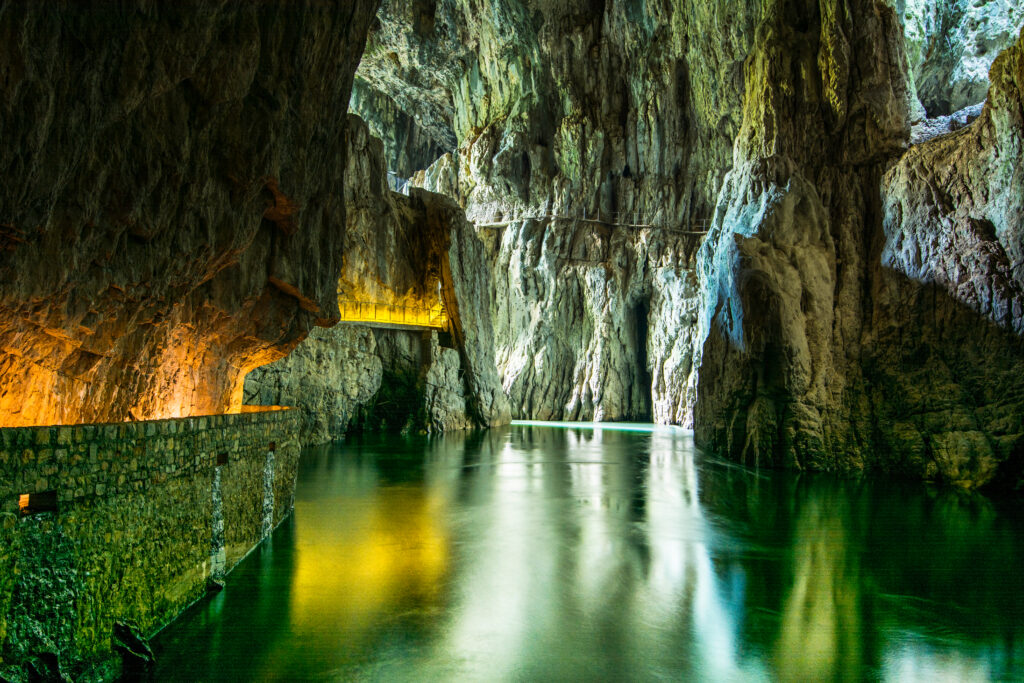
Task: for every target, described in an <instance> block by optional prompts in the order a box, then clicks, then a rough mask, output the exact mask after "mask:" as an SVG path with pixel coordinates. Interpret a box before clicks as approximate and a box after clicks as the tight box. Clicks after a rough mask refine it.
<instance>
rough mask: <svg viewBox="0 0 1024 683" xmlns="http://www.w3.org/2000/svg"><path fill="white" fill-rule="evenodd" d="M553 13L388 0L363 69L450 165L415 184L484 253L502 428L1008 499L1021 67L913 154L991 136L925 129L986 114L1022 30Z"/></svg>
mask: <svg viewBox="0 0 1024 683" xmlns="http://www.w3.org/2000/svg"><path fill="white" fill-rule="evenodd" d="M554 4H555V3H541V2H526V1H517V0H488V1H485V2H473V3H469V2H463V1H460V0H438V1H437V2H415V1H414V2H397V1H394V2H392V1H388V0H385V1H384V2H383V3H382V5H381V9H380V11H379V13H378V24H376V25H375V27H374V29H373V30H372V32H371V35H370V37H369V40H368V47H367V53H366V55H365V56H364V59H363V61H362V63H361V65H360V69H359V77H360V79H361V80H362V82H364V83H365V84H366V87H367V88H369V89H375V90H377V91H379V92H381V93H384V94H385V95H386V96H387V98H388V100H389V102H392V103H394V104H395V105H396V106H398V107H399V108H401V109H403V110H404V111H406V112H410V113H414V114H415V118H416V120H417V121H418V123H419V124H420V125H421V126H422V127H423V128H424V129H425V130H428V131H430V133H429V136H430V137H431V138H432V139H435V140H443V141H444V144H445V145H451V144H452V143H453V142H454V144H455V146H457V148H458V149H457V151H456V152H455V153H452V154H447V155H445V156H443V157H441V158H440V159H439V160H438V161H437V162H435V163H434V164H433V165H432V166H431V167H430V168H429V169H427V170H426V171H425V172H424V173H421V174H419V175H418V176H417V182H419V183H421V184H423V185H425V186H426V187H428V188H431V189H433V190H436V191H439V192H443V193H445V194H449V195H451V196H453V197H456V198H457V199H458V201H459V202H460V204H462V205H463V206H464V207H465V209H466V213H467V216H469V218H470V219H471V220H473V221H474V222H475V223H476V224H477V228H478V232H479V233H480V235H481V236H482V237H483V239H484V241H485V243H486V244H487V246H488V252H489V257H490V259H491V264H492V270H493V273H494V283H495V284H494V298H493V304H492V308H493V311H494V316H495V321H494V325H495V335H496V345H497V353H498V367H499V371H500V372H501V374H502V382H503V386H504V388H505V391H506V392H507V393H508V394H509V397H510V401H511V404H512V410H513V414H514V415H516V416H517V417H534V418H550V419H559V418H562V419H587V418H595V419H624V418H630V417H638V416H644V415H645V414H650V415H651V416H652V417H653V418H654V419H655V420H657V421H660V422H671V423H678V424H684V425H689V424H693V425H694V426H695V428H696V434H697V438H698V440H699V441H700V442H701V443H702V444H703V445H704V446H706V447H709V448H711V449H712V450H715V451H718V452H721V453H724V454H727V455H729V456H731V457H733V458H735V459H738V460H740V461H743V462H746V463H749V464H760V465H776V466H794V467H800V468H815V469H830V470H836V469H839V470H848V469H861V468H872V469H882V470H885V471H890V472H900V473H906V474H912V475H915V476H927V477H931V478H938V479H944V480H948V481H952V482H956V483H959V484H961V485H965V486H977V485H982V484H985V483H990V482H993V481H996V482H1002V483H1005V484H1009V485H1011V486H1016V485H1018V483H1019V480H1020V479H1019V474H1014V473H1015V472H1016V471H1017V470H1018V469H1022V468H1021V465H1020V462H1021V452H1022V441H1021V433H1022V431H1024V430H1022V428H1021V424H1020V421H1021V418H1020V415H1021V412H1022V411H1021V405H1020V402H1019V396H1020V392H1021V380H1020V379H1019V377H1020V373H1019V371H1018V369H1017V366H1016V364H1015V363H1016V360H1015V359H1016V358H1017V357H1018V355H1019V347H1020V342H1019V340H1020V336H1021V333H1020V331H1019V330H1013V329H1012V325H1010V326H1008V325H1007V323H1006V319H1007V317H1008V316H1009V318H1012V317H1013V315H1014V314H1013V311H1014V310H1017V309H1019V307H1020V306H1021V295H1020V292H1019V289H1018V288H1017V285H1015V284H1013V283H1014V282H1017V281H1016V280H1014V279H1013V278H1014V277H1019V273H1020V270H1019V268H1018V266H1019V256H1017V254H1018V252H1017V251H1015V249H1017V247H1016V246H1014V245H1015V244H1017V240H1019V237H1017V236H1018V235H1019V234H1020V232H1021V228H1020V221H1019V208H1018V207H1017V205H1016V204H1015V203H1014V201H1013V200H1012V199H1008V197H1019V196H1021V195H1022V194H1024V192H1022V189H1021V185H1020V176H1019V175H1015V173H1016V171H1015V166H1014V164H1015V163H1017V159H1018V158H1019V147H1020V135H1021V132H1020V129H1019V127H1015V124H1014V123H1013V121H1014V118H1013V117H1014V116H1015V114H1014V113H1013V112H1014V111H1016V110H1015V109H1014V107H1019V102H1020V96H1019V88H1017V86H1016V85H1014V83H1015V81H1014V76H1013V75H1012V71H1013V68H1012V66H1008V65H1010V64H1013V63H1015V62H1014V61H1013V55H1014V54H1016V51H1017V50H1019V44H1018V45H1017V46H1016V47H1012V49H1010V50H1009V52H1005V53H1004V57H1001V58H1000V60H998V61H997V62H996V63H995V65H994V66H993V71H992V80H993V83H994V84H996V85H995V86H994V88H993V93H992V95H991V96H990V101H989V103H988V105H987V106H986V107H985V109H984V114H983V115H982V117H981V118H980V119H979V120H978V121H977V122H976V123H974V124H973V125H971V126H970V127H969V128H966V129H964V131H971V132H970V133H966V132H964V131H961V132H958V133H956V134H954V135H952V136H945V137H939V138H936V139H934V140H931V141H929V142H927V143H925V144H921V145H915V146H912V147H909V151H908V146H909V142H910V140H911V126H912V125H917V126H923V127H924V129H927V130H925V133H924V134H921V135H915V137H914V139H915V140H924V139H926V138H928V137H934V136H935V135H936V134H937V133H938V132H946V131H949V130H953V129H955V128H960V127H962V126H964V125H966V124H967V123H968V122H969V121H972V120H973V119H974V118H975V117H976V116H978V113H979V112H980V111H982V110H981V108H980V107H976V108H975V109H973V110H968V111H967V112H961V113H960V114H954V116H953V117H950V118H949V119H947V120H941V121H937V120H931V121H929V119H928V117H936V116H939V115H947V114H951V113H953V112H955V111H956V110H959V109H962V108H964V107H968V106H969V105H978V104H980V102H982V100H984V99H985V91H986V89H987V87H988V77H987V74H986V71H987V69H988V66H989V65H990V64H992V60H993V59H994V58H995V56H996V54H998V53H1000V51H1003V50H1005V49H1007V48H1009V46H1011V45H1013V44H1014V43H1015V41H1017V35H1018V33H1019V29H1020V25H1021V23H1022V18H1021V10H1020V8H1019V6H1018V5H1017V4H1014V3H1010V2H1002V1H1001V0H990V1H989V2H970V3H968V2H963V1H961V0H949V1H948V2H940V3H931V2H929V3H924V2H914V1H911V0H896V1H895V2H892V3H889V2H882V1H881V0H855V1H853V2H836V1H831V0H821V1H811V0H773V1H772V2H767V3H761V4H760V5H757V6H755V5H754V4H753V3H745V2H738V1H721V2H701V3H696V2H693V3H690V2H685V1H675V2H657V3H656V2H629V3H611V2H609V3H599V4H597V5H595V4H594V3H584V2H567V3H558V4H557V6H555V7H553V6H551V5H554ZM1007 55H1008V56H1007ZM999 83H1002V84H1003V85H1001V86H1000V85H998V84H999ZM364 114H365V115H366V116H367V117H368V118H371V119H372V118H373V117H374V114H373V111H372V107H370V108H367V110H366V111H365V112H364ZM999 121H1001V122H1002V123H1000V124H998V125H997V124H996V122H999ZM983 131H988V132H983ZM904 155H905V156H904ZM894 166H895V168H894ZM598 212H602V214H603V216H604V217H605V220H606V222H607V217H608V216H610V215H612V214H613V213H614V212H632V213H633V214H635V215H636V216H639V217H640V219H641V220H638V221H636V222H642V223H657V224H658V225H659V226H662V227H665V226H667V227H669V228H671V230H664V229H628V228H622V227H613V226H609V225H607V224H606V222H605V223H601V224H595V223H592V222H583V221H581V220H579V219H581V218H582V217H583V216H584V215H586V216H587V217H590V218H593V217H594V216H595V215H597V214H598ZM553 215H554V216H562V217H565V218H551V216H553ZM536 216H544V217H543V218H536ZM712 217H713V221H712V222H711V226H712V227H711V230H710V233H709V234H708V236H707V237H706V238H705V239H703V240H701V238H700V237H696V238H695V237H692V236H686V235H682V234H680V233H679V232H675V231H686V230H688V229H693V228H695V227H696V228H699V229H703V228H704V219H708V218H712ZM611 222H614V221H611ZM626 222H629V221H626ZM956 226H959V227H957V228H956V230H954V229H953V228H954V227H956ZM698 244H699V246H700V248H699V250H698V249H697V247H698ZM929 297H930V298H929ZM983 332H984V333H983ZM976 338H980V339H982V340H981V341H977V340H976ZM648 382H649V383H650V384H649V386H648V384H647V383H648ZM698 397H699V400H698Z"/></svg>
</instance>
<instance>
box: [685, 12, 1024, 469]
mask: <svg viewBox="0 0 1024 683" xmlns="http://www.w3.org/2000/svg"><path fill="white" fill-rule="evenodd" d="M847 9H848V11H845V12H840V11H838V8H830V7H829V6H828V5H826V4H823V5H822V13H821V14H820V16H816V15H815V14H814V13H813V12H811V13H809V14H808V15H807V16H810V17H815V22H817V25H815V24H814V23H813V22H812V23H811V24H807V25H806V26H805V28H807V30H809V31H811V33H812V34H813V35H817V36H819V37H820V39H819V40H818V41H817V42H816V43H815V42H814V41H809V40H804V41H801V42H803V43H805V44H808V45H809V46H811V47H809V49H807V50H806V51H805V52H804V53H803V54H800V53H799V52H797V53H793V52H792V50H782V49H781V48H782V46H783V45H793V44H797V41H796V40H795V36H793V35H792V33H791V32H792V30H793V28H792V25H791V24H790V25H786V22H784V21H783V18H784V15H783V14H782V13H776V12H766V13H765V15H764V17H763V22H764V23H763V24H762V25H761V26H760V27H759V29H758V31H759V35H763V36H766V37H767V38H768V39H767V40H765V41H764V42H763V43H759V46H758V49H757V50H756V51H755V54H754V56H752V58H751V60H750V62H748V64H749V68H750V70H751V72H752V73H750V74H748V79H747V82H748V84H750V83H758V84H759V87H758V88H756V89H753V90H751V89H748V91H747V94H746V99H745V103H744V108H745V117H746V118H745V124H744V129H743V130H744V132H743V133H742V134H741V136H740V137H739V138H738V140H737V143H736V148H735V157H736V160H737V163H736V165H735V166H734V168H733V170H732V171H731V172H730V176H729V178H728V179H727V181H726V184H725V188H724V189H723V191H722V195H721V201H720V203H719V207H718V209H717V212H716V220H715V229H714V230H713V232H712V237H711V238H710V239H709V240H708V242H707V243H706V244H705V245H704V247H703V248H702V250H701V254H700V264H701V276H702V278H703V279H704V280H705V282H706V285H705V287H706V294H705V298H704V301H703V304H702V313H701V339H702V340H703V343H702V349H701V350H702V357H701V365H700V367H701V369H700V382H699V387H698V392H699V397H700V399H699V401H698V404H697V409H696V430H697V431H696V434H697V438H698V440H699V442H700V443H702V444H703V445H705V446H706V447H709V448H711V449H713V450H716V451H719V452H724V453H727V454H729V455H730V456H732V457H734V458H736V459H738V460H741V461H743V462H746V463H749V464H769V465H787V466H794V467H800V468H812V469H831V470H837V469H838V470H845V469H860V468H868V469H877V470H883V471H888V472H897V473H903V474H909V475H913V476H923V477H928V478H934V479H940V480H945V481H948V482H951V483H956V484H959V485H962V486H968V487H974V486H980V485H985V484H1002V485H1008V486H1011V487H1019V486H1020V483H1021V471H1022V470H1024V468H1022V466H1021V462H1022V459H1021V448H1022V446H1021V431H1022V429H1021V417H1020V416H1021V409H1020V395H1021V391H1022V390H1024V387H1022V386H1021V382H1020V379H1019V378H1020V377H1021V374H1020V367H1019V365H1020V349H1021V332H1020V312H1019V311H1020V310H1021V308H1022V306H1024V297H1022V296H1021V287H1020V279H1019V278H1020V275H1019V273H1017V268H1016V266H1017V265H1019V263H1018V261H1019V260H1020V255H1019V252H1020V240H1021V236H1020V235H1021V232H1020V213H1021V207H1020V202H1021V200H1020V197H1022V196H1024V193H1022V192H1021V189H1022V188H1024V184H1022V182H1021V176H1020V172H1019V170H1018V169H1017V168H1016V166H1017V165H1018V164H1019V156H1020V140H1021V129H1020V121H1021V114H1020V112H1021V104H1020V103H1021V95H1020V93H1021V87H1020V73H1021V71H1020V49H1021V48H1020V43H1019V41H1018V44H1017V45H1016V46H1015V47H1013V48H1011V49H1010V50H1008V51H1007V52H1005V53H1004V54H1003V55H1002V56H1001V57H1000V58H999V59H998V60H997V61H996V63H995V64H994V66H993V69H992V73H991V80H992V89H991V91H990V95H989V97H990V100H989V103H988V104H987V105H986V107H985V110H984V113H983V114H982V116H981V118H979V119H978V121H976V122H975V123H974V124H973V125H971V126H969V127H967V128H965V129H963V130H961V131H959V132H957V133H953V134H952V135H949V136H945V137H940V138H937V139H934V140H932V141H929V142H927V143H924V144H922V145H918V146H915V147H913V148H912V149H911V150H910V151H909V152H907V153H906V154H904V153H903V151H902V150H903V146H904V144H905V142H906V140H907V123H908V122H909V120H910V118H911V117H912V113H911V112H910V111H909V109H908V108H907V107H905V106H904V104H903V102H904V101H905V98H906V95H907V91H906V89H905V86H906V81H904V80H903V73H904V72H903V71H902V70H901V69H900V68H899V66H898V65H899V64H900V63H901V61H902V59H903V57H902V54H901V50H900V47H901V41H900V40H899V36H898V33H897V31H896V29H897V28H898V22H896V20H895V17H893V16H891V15H890V13H889V11H888V8H886V7H885V6H883V5H881V4H879V3H872V2H863V3H857V4H854V5H851V6H850V7H849V8H847ZM787 60H789V61H788V63H787ZM793 74H801V78H796V79H795V80H794V76H793ZM747 122H749V125H748V123H747ZM790 126H793V127H790ZM901 156H902V159H900V160H899V163H898V164H897V165H896V166H895V168H893V169H892V170H889V167H890V166H891V165H892V164H893V163H895V161H896V160H897V159H899V158H900V157H901ZM886 171H888V173H886Z"/></svg>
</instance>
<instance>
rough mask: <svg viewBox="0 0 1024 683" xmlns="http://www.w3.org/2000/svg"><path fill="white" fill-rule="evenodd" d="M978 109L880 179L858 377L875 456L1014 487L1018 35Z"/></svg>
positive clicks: (1023, 67) (1022, 438)
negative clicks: (869, 406)
mask: <svg viewBox="0 0 1024 683" xmlns="http://www.w3.org/2000/svg"><path fill="white" fill-rule="evenodd" d="M991 82H992V86H991V89H990V90H989V94H988V102H987V104H986V107H985V110H984V111H983V113H982V115H981V117H980V118H979V119H978V121H976V122H975V123H974V124H973V125H971V126H970V127H969V128H966V129H964V130H962V131H959V132H957V133H954V134H952V135H948V136H946V137H942V138H939V139H936V140H933V141H930V142H928V143H925V144H922V145H917V146H915V147H913V148H912V149H911V150H910V151H909V152H908V153H907V154H906V155H905V156H904V157H903V158H902V159H900V161H899V163H898V164H897V165H896V166H895V167H894V168H893V169H891V170H890V171H889V172H888V173H887V174H886V176H885V178H884V181H883V184H882V208H883V212H884V213H883V234H882V237H881V248H880V254H879V259H880V263H879V268H878V271H877V272H876V273H875V274H874V275H875V277H874V278H873V287H872V291H871V301H872V303H873V307H872V312H871V315H872V322H873V323H874V330H873V333H872V335H871V337H869V342H870V347H869V348H870V349H871V350H872V351H873V353H872V354H871V356H870V360H869V361H868V362H867V363H865V370H864V371H865V375H866V377H867V384H868V386H869V388H870V390H869V395H870V396H871V398H872V403H873V406H874V422H875V424H876V429H877V430H878V432H879V438H878V439H877V444H878V445H877V446H876V449H877V450H878V451H879V457H884V458H886V460H887V461H889V462H893V463H907V466H908V467H909V468H912V469H913V470H914V471H915V473H918V472H923V473H924V474H925V475H926V476H929V477H933V478H938V479H943V480H947V481H952V482H957V483H962V484H967V485H977V484H984V483H988V482H995V483H997V484H1001V485H1005V486H1009V487H1013V488H1020V487H1021V486H1024V381H1022V379H1021V378H1024V36H1022V37H1021V38H1019V39H1018V40H1017V43H1016V45H1015V46H1014V47H1012V48H1011V49H1009V50H1007V51H1005V52H1003V53H1002V54H1001V55H1000V56H999V57H998V59H997V60H996V61H995V63H994V64H993V66H992V71H991Z"/></svg>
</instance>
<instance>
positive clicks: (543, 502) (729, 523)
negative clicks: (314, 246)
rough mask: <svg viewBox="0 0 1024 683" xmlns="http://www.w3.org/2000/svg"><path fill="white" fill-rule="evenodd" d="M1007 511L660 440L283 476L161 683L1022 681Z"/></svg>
mask: <svg viewBox="0 0 1024 683" xmlns="http://www.w3.org/2000/svg"><path fill="white" fill-rule="evenodd" d="M1021 566H1024V523H1022V520H1021V506H1020V505H1019V504H1016V503H1012V504H1007V503H1002V504H998V505H997V504H996V503H994V502H992V501H991V500H989V499H987V498H984V497H981V496H977V495H969V494H964V493H960V492H955V491H940V490H936V489H933V488H929V487H926V486H924V485H917V484H905V483H904V484H892V483H885V482H872V481H866V480H859V481H858V480H837V479H834V478H830V477H811V476H806V475H805V476H796V475H792V474H784V473H767V474H766V473H753V472H750V471H747V470H744V469H741V468H738V467H735V466H731V465H728V464H726V463H722V462H717V461H713V460H710V459H707V458H705V457H703V456H701V455H700V454H699V453H697V452H696V451H695V450H694V448H693V445H692V438H691V437H690V435H689V434H688V433H686V432H684V431H681V430H676V429H671V428H648V429H644V430H638V431H629V430H627V429H623V426H622V425H616V426H615V428H614V429H607V428H596V429H591V428H582V427H571V428H555V427H551V426H540V425H529V426H513V427H510V428H507V429H503V430H492V431H490V432H480V433H474V434H465V435H449V436H445V437H443V438H433V439H428V438H427V437H408V438H403V437H379V438H371V439H365V440H362V441H360V442H357V443H351V444H347V445H345V446H338V447H334V448H333V449H332V448H321V449H315V450H310V451H307V452H306V453H305V454H304V456H303V461H302V465H301V470H300V474H299V487H298V490H297V493H296V505H295V515H294V518H293V520H291V521H290V522H289V523H288V524H286V525H285V526H283V527H282V528H281V529H279V530H278V532H276V533H275V535H274V537H273V539H272V543H271V544H268V545H266V546H264V547H263V548H262V549H260V550H259V551H257V552H256V553H254V554H253V556H251V557H250V558H249V559H247V560H246V561H245V562H244V563H243V564H242V565H241V566H240V567H239V568H238V569H237V570H236V571H235V572H233V573H232V574H231V576H230V580H229V585H228V588H227V589H226V590H225V591H223V592H222V593H221V594H219V595H217V596H216V597H214V598H213V599H211V600H209V601H208V602H205V603H203V604H201V605H200V606H198V607H197V608H195V609H193V610H191V611H190V612H189V613H187V614H186V615H185V616H184V617H183V618H182V619H181V620H179V621H178V622H177V623H175V624H174V625H172V626H171V627H169V628H168V629H167V630H166V631H165V632H164V633H162V634H161V635H160V637H159V638H158V640H157V643H156V646H157V650H158V653H159V654H160V660H159V669H158V671H157V672H156V676H155V677H156V678H157V679H158V680H189V681H191V680H231V679H235V680H309V679H316V680H351V679H365V680H387V681H393V680H410V681H412V680H416V681H419V680H453V679H458V680H524V681H525V680H594V679H597V680H651V679H654V680H660V679H674V680H678V679H680V678H687V679H700V680H768V679H771V680H775V679H789V680H821V679H833V678H843V679H846V678H872V679H879V678H882V679H893V680H897V679H898V680H915V679H916V680H928V681H932V680H937V679H948V680H972V679H979V680H984V679H990V678H1003V679H1020V678H1024V585H1022V584H1021V582H1020V580H1019V578H1020V577H1019V575H1018V568H1019V567H1021Z"/></svg>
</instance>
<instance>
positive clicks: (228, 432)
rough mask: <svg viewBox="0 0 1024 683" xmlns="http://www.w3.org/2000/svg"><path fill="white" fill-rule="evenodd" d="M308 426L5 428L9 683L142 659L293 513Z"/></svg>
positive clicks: (3, 637) (3, 623)
mask: <svg viewBox="0 0 1024 683" xmlns="http://www.w3.org/2000/svg"><path fill="white" fill-rule="evenodd" d="M299 425H300V415H299V413H298V412H297V411H293V410H274V409H269V410H261V411H252V412H245V413H242V414H235V415H215V416H208V417H192V418H183V419H174V420H161V421H148V422H125V423H115V424H98V425H75V426H59V427H21V428H7V429H0V679H9V680H11V681H23V680H37V679H38V678H40V677H41V678H42V679H44V680H49V679H58V678H59V677H60V676H68V677H70V678H72V679H77V678H78V677H80V676H86V677H92V678H110V677H114V676H116V675H117V674H118V673H119V671H120V670H121V666H122V662H121V658H120V657H119V656H118V655H119V654H124V652H125V651H126V650H132V651H138V650H139V648H140V647H142V648H143V652H142V653H143V654H144V645H140V644H142V643H143V640H144V639H145V638H146V637H148V636H150V635H152V633H154V632H155V631H156V630H158V629H159V628H160V627H162V626H163V625H165V624H167V623H168V622H169V621H170V620H172V619H173V618H174V617H175V616H176V615H177V614H178V613H179V612H180V611H181V610H182V609H184V608H185V607H186V606H188V605H189V604H190V603H192V602H193V601H195V600H196V599H198V598H199V597H201V596H202V595H203V594H204V592H205V590H206V586H207V582H208V580H209V579H211V578H213V579H217V578H219V577H221V576H223V575H224V573H225V572H227V571H228V570H230V569H231V568H232V567H233V566H234V565H235V564H237V563H238V561H239V560H241V559H242V558H243V557H244V556H245V555H246V553H248V552H249V551H250V550H251V549H252V548H253V547H254V546H256V545H257V544H258V543H259V542H260V541H261V540H262V539H263V538H264V537H266V536H267V535H268V534H269V533H270V531H271V530H272V529H273V528H274V527H275V526H276V525H277V524H278V523H280V522H281V520H282V519H284V518H285V517H286V516H287V515H288V514H289V513H290V511H291V509H292V504H293V498H294V489H295V478H296V472H297V468H298V459H299V440H298V430H299ZM25 508H27V509H25ZM137 654H139V653H138V652H137ZM133 661H135V658H134V657H128V658H127V663H129V664H130V663H131V662H133Z"/></svg>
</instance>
